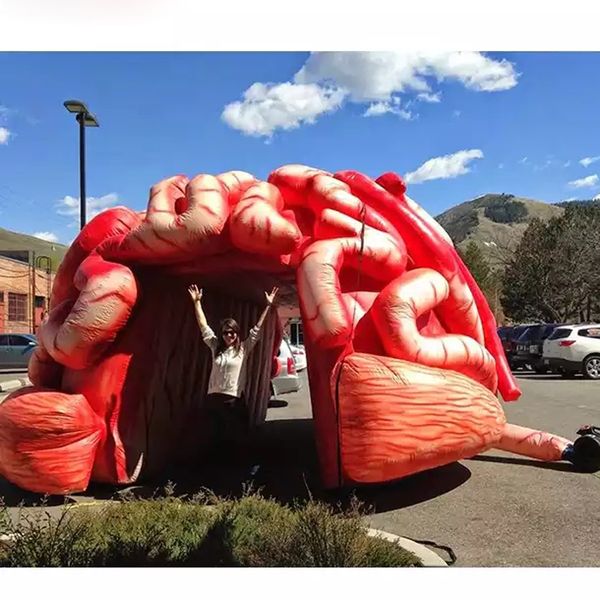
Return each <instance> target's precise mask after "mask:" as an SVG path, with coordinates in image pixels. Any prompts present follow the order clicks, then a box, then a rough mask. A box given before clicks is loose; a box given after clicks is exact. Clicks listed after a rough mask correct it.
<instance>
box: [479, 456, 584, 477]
mask: <svg viewBox="0 0 600 600" xmlns="http://www.w3.org/2000/svg"><path fill="white" fill-rule="evenodd" d="M467 460H477V461H481V462H491V463H503V464H506V465H523V466H526V467H536V468H537V469H548V470H550V471H570V472H572V473H574V472H577V470H576V469H575V467H574V466H573V465H572V464H570V463H566V462H543V461H541V460H534V459H530V458H513V457H512V456H473V457H472V458H469V459H467Z"/></svg>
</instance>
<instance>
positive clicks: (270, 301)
mask: <svg viewBox="0 0 600 600" xmlns="http://www.w3.org/2000/svg"><path fill="white" fill-rule="evenodd" d="M277 292H279V288H278V287H274V288H273V289H272V290H271V293H270V294H267V292H265V298H266V299H267V304H268V305H269V306H271V305H272V304H273V300H275V296H277Z"/></svg>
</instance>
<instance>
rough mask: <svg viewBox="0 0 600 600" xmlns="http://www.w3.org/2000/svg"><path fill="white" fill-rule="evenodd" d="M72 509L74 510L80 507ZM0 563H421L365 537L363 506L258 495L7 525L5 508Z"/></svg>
mask: <svg viewBox="0 0 600 600" xmlns="http://www.w3.org/2000/svg"><path fill="white" fill-rule="evenodd" d="M75 506H76V505H75ZM2 534H5V535H9V536H11V539H12V541H11V542H9V543H8V544H6V545H5V546H4V547H2V546H0V566H12V567H58V566H77V567H89V566H109V567H115V566H127V567H141V566H152V567H158V566H197V567H211V566H230V567H231V566H247V567H275V566H276V567H394V566H420V562H419V560H418V559H417V558H416V557H415V556H414V555H413V554H411V553H410V552H407V551H406V550H404V549H403V548H401V547H400V546H398V545H395V544H392V543H390V542H387V541H385V540H381V539H377V538H372V537H369V536H367V533H366V525H365V524H364V521H363V519H362V516H361V514H360V511H359V510H358V508H357V507H355V506H354V507H352V508H351V509H350V510H348V511H345V512H342V513H339V514H338V513H337V512H336V511H335V510H334V509H333V508H332V507H330V506H328V505H325V504H321V503H317V502H313V501H310V502H308V503H306V504H304V505H295V506H292V507H289V506H282V505H281V504H279V503H277V502H275V501H274V500H270V499H266V498H263V497H262V496H260V495H259V494H257V493H249V494H247V495H245V496H244V497H242V498H240V499H235V500H230V499H220V498H214V497H211V496H210V495H201V496H196V497H194V498H192V499H189V500H182V499H178V498H175V497H174V496H172V495H168V496H167V497H165V498H156V497H155V498H152V499H149V500H132V499H126V500H124V501H122V502H112V503H107V504H105V505H103V506H102V507H101V508H99V509H96V510H94V509H91V508H86V507H82V508H77V509H73V508H69V507H65V508H64V509H63V510H62V513H61V514H60V516H59V517H56V516H52V515H51V514H50V513H49V512H48V511H47V510H45V508H44V507H43V506H42V507H41V508H40V510H36V511H34V512H33V513H32V514H29V515H26V516H21V517H20V518H19V519H18V522H17V523H11V520H10V519H8V513H7V511H6V509H5V508H2V507H0V535H2Z"/></svg>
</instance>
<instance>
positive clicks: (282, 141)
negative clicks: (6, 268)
mask: <svg viewBox="0 0 600 600" xmlns="http://www.w3.org/2000/svg"><path fill="white" fill-rule="evenodd" d="M599 72H600V53H595V54H592V53H485V54H480V53H463V54H460V55H459V54H457V53H450V54H440V53H436V54H432V53H413V54H406V53H364V52H357V53H329V54H319V53H315V54H313V55H309V53H274V52H273V53H249V52H248V53H165V54H159V53H131V54H126V53H30V54H18V53H0V226H1V227H4V228H7V229H11V230H14V231H20V232H23V233H30V234H33V233H40V232H43V233H46V234H50V235H51V236H56V239H58V240H59V241H61V242H69V241H70V240H71V239H72V238H73V237H74V236H75V235H76V233H77V228H76V225H75V223H76V221H77V214H76V210H77V209H76V204H77V203H76V198H77V197H78V194H79V179H78V131H77V127H76V123H75V122H74V119H73V117H72V116H71V115H69V114H68V113H67V112H66V111H65V109H64V108H63V106H62V103H63V101H64V100H65V99H67V98H79V99H82V100H84V101H85V102H86V103H87V104H88V106H89V108H90V109H91V110H92V111H93V112H94V113H95V114H96V115H97V116H98V119H99V121H100V125H101V127H100V128H99V129H92V130H90V129H88V130H87V133H88V135H87V159H88V160H87V171H88V177H87V193H88V196H89V197H92V200H91V207H90V209H91V210H90V212H93V211H94V210H101V209H102V208H106V207H108V206H112V205H115V204H125V205H127V206H130V207H132V208H135V209H138V210H141V209H143V208H144V207H145V205H146V201H147V195H148V190H149V188H150V186H151V185H152V184H153V183H155V182H157V181H159V180H160V179H162V178H164V177H167V176H170V175H173V174H177V173H185V174H187V175H189V176H192V175H195V174H197V173H201V172H206V173H218V172H221V171H225V170H229V169H242V170H246V171H250V172H252V173H254V174H255V175H256V176H258V177H262V178H264V177H266V176H267V174H268V173H269V172H270V171H271V170H273V169H275V168H277V167H278V166H280V165H282V164H286V163H305V164H310V165H312V166H317V167H320V168H323V169H326V170H337V169H348V168H350V169H357V170H360V171H364V172H365V173H367V174H369V175H371V176H377V175H379V174H380V173H382V172H384V171H390V170H391V171H396V172H399V173H401V174H403V175H407V174H408V180H409V182H410V185H409V194H410V195H411V196H412V197H413V198H414V199H415V200H417V201H418V202H420V203H421V204H422V205H423V206H424V207H425V208H426V209H427V210H428V211H429V212H430V213H432V214H434V215H436V214H439V213H440V212H442V211H443V210H445V209H447V208H449V207H451V206H453V205H455V204H457V203H460V202H463V201H465V200H469V199H472V198H474V197H476V196H478V195H480V194H483V193H486V192H507V193H513V194H515V195H520V196H525V197H530V198H535V199H540V200H545V201H548V202H557V201H560V200H564V199H568V198H591V197H593V196H596V195H598V193H599V192H600V185H599V184H600V181H599V174H600V118H599V115H598V97H599V94H600V79H599V78H598V77H597V73H599ZM595 158H598V160H597V161H594V160H593V159H595ZM585 159H589V160H585ZM581 161H583V164H582V162H581ZM73 206H75V208H73Z"/></svg>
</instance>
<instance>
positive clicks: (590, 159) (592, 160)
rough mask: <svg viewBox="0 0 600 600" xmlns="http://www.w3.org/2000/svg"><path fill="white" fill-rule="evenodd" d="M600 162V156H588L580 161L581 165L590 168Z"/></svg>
mask: <svg viewBox="0 0 600 600" xmlns="http://www.w3.org/2000/svg"><path fill="white" fill-rule="evenodd" d="M599 160H600V156H586V157H585V158H582V159H581V160H580V161H579V164H580V165H583V166H584V167H589V166H590V165H591V164H593V163H595V162H597V161H599Z"/></svg>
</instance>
